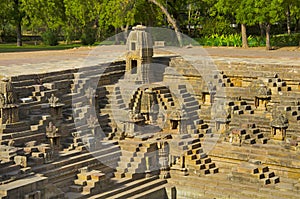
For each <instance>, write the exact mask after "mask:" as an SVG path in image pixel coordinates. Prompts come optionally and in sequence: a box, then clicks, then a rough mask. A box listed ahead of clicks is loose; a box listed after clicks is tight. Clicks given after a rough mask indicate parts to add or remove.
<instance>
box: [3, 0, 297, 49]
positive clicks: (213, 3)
mask: <svg viewBox="0 0 300 199" xmlns="http://www.w3.org/2000/svg"><path fill="white" fill-rule="evenodd" d="M154 2H156V3H154ZM158 4H160V5H161V6H162V7H159V6H157V5H158ZM0 7H1V9H0V43H9V42H16V41H17V39H18V41H19V42H18V45H19V44H22V43H20V41H27V40H31V39H32V38H34V39H35V40H41V41H42V42H44V44H47V45H57V44H59V42H62V41H63V42H65V43H73V42H75V41H76V42H81V43H82V44H83V45H92V44H94V43H95V42H97V41H101V40H103V39H105V38H107V37H109V36H111V35H115V34H116V33H120V32H124V34H121V35H120V36H118V37H116V38H115V43H124V41H125V40H126V38H127V35H128V31H130V30H131V27H132V26H135V25H137V24H143V25H146V26H153V27H168V28H170V29H174V28H178V29H179V30H180V32H183V33H185V34H188V35H189V36H190V37H193V38H197V40H198V41H199V42H200V44H202V45H216V46H236V47H239V46H241V45H242V43H241V42H242V41H241V40H242V37H241V30H240V29H241V24H244V25H245V26H247V34H248V35H247V38H248V39H247V41H248V43H249V46H250V47H251V46H263V45H265V43H266V39H265V37H266V32H267V33H268V32H269V33H270V34H271V37H270V40H271V41H270V42H271V44H272V45H273V46H284V45H293V46H295V45H299V34H297V33H299V30H300V0H156V1H153V0H151V1H150V0H85V1H82V0H0ZM162 8H163V9H165V10H164V11H165V12H163V9H162ZM166 12H167V13H168V14H169V15H170V17H171V18H172V19H174V21H175V24H172V23H169V21H170V20H168V19H167V17H166V15H165V13H166ZM175 26H177V27H175ZM28 38H30V39H28Z"/></svg>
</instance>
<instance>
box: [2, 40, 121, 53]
mask: <svg viewBox="0 0 300 199" xmlns="http://www.w3.org/2000/svg"><path fill="white" fill-rule="evenodd" d="M113 44H114V41H102V42H96V43H95V44H93V45H92V46H98V45H113ZM122 44H123V43H122ZM80 46H82V45H81V44H80V43H79V42H77V43H73V44H64V43H60V44H59V45H57V46H47V45H44V44H37V45H34V44H33V43H32V42H31V43H26V42H23V46H20V47H18V46H17V45H16V43H9V44H0V53H8V52H31V51H43V50H66V49H71V48H76V47H80Z"/></svg>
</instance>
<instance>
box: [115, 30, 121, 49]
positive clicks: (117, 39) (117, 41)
mask: <svg viewBox="0 0 300 199" xmlns="http://www.w3.org/2000/svg"><path fill="white" fill-rule="evenodd" d="M118 32H119V28H115V45H120V39H119V34H118Z"/></svg>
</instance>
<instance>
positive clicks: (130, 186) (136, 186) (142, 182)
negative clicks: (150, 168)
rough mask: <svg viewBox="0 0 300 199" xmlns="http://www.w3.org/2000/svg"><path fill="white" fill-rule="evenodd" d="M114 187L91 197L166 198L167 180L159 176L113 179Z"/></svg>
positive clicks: (102, 198)
mask: <svg viewBox="0 0 300 199" xmlns="http://www.w3.org/2000/svg"><path fill="white" fill-rule="evenodd" d="M111 182H113V189H109V190H107V191H104V192H103V193H100V194H97V195H94V196H92V197H90V198H91V199H96V198H97V199H104V198H105V199H106V198H144V199H146V198H157V197H158V198H166V197H167V195H166V191H165V189H166V184H167V180H163V179H158V177H157V176H153V177H149V178H141V179H137V180H134V181H133V180H132V179H128V178H122V179H114V178H112V179H111Z"/></svg>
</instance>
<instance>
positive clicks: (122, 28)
mask: <svg viewBox="0 0 300 199" xmlns="http://www.w3.org/2000/svg"><path fill="white" fill-rule="evenodd" d="M128 29H129V24H128V23H127V24H126V26H125V27H124V26H122V27H121V30H122V31H123V36H124V44H126V42H127V38H128Z"/></svg>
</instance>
